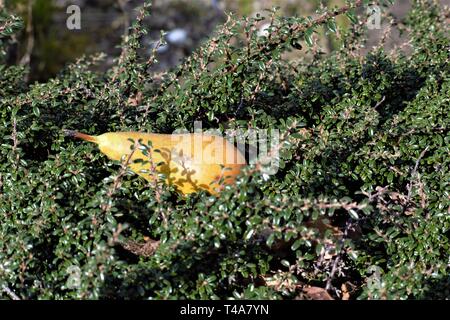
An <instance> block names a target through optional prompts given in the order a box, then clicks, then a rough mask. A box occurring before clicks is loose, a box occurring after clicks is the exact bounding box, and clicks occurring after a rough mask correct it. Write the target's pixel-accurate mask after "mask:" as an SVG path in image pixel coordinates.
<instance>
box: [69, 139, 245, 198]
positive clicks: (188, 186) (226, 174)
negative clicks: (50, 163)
mask: <svg viewBox="0 0 450 320" xmlns="http://www.w3.org/2000/svg"><path fill="white" fill-rule="evenodd" d="M65 133H66V135H68V136H72V137H76V138H80V139H83V140H85V141H89V142H93V143H96V144H97V145H98V147H99V149H100V151H101V152H102V153H104V154H105V155H106V156H108V158H110V159H112V160H117V161H123V159H124V157H125V159H126V158H129V162H128V166H129V168H130V169H131V170H132V171H133V172H135V173H136V174H138V175H140V176H142V177H143V178H145V179H146V180H148V181H155V180H154V179H156V177H157V175H158V174H163V175H164V178H165V182H166V183H167V184H169V185H173V186H175V188H176V189H177V191H178V192H180V193H182V194H185V195H187V194H190V193H193V192H197V191H200V190H206V191H208V192H210V193H211V194H214V195H217V194H218V193H219V192H220V191H221V190H222V189H223V187H224V186H225V185H230V184H233V183H234V182H235V179H236V176H237V175H238V174H239V173H240V171H241V169H242V167H243V166H245V164H246V162H245V157H244V155H243V154H242V153H241V152H240V151H239V150H238V149H237V148H236V147H235V146H234V145H233V144H231V143H230V142H228V141H227V140H226V139H224V138H223V137H220V136H218V135H209V134H204V133H186V134H156V133H141V132H108V133H104V134H101V135H98V136H90V135H87V134H84V133H81V132H77V131H72V130H65ZM148 146H150V147H148ZM136 160H137V161H136Z"/></svg>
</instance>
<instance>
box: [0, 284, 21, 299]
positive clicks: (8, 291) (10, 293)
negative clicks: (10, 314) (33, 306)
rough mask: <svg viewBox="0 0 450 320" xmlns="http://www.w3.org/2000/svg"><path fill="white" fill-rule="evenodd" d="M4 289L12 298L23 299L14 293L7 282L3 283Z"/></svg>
mask: <svg viewBox="0 0 450 320" xmlns="http://www.w3.org/2000/svg"><path fill="white" fill-rule="evenodd" d="M2 291H3V292H4V293H6V294H7V295H8V297H10V298H11V299H12V300H21V299H20V297H19V296H18V295H17V294H15V293H14V291H12V290H11V289H10V288H9V287H8V286H7V285H6V284H4V285H2Z"/></svg>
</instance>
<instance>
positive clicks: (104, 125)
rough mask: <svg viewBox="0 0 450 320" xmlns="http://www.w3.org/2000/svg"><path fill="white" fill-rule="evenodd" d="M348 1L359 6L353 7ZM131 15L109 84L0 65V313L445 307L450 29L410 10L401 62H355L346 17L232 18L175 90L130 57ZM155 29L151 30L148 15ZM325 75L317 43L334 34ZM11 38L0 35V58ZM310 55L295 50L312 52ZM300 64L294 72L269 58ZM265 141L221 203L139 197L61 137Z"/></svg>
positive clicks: (182, 69)
mask: <svg viewBox="0 0 450 320" xmlns="http://www.w3.org/2000/svg"><path fill="white" fill-rule="evenodd" d="M362 4H363V3H362V2H361V1H356V5H362ZM148 9H149V5H146V6H145V7H144V8H143V9H142V11H141V14H140V15H139V17H138V19H137V21H135V23H134V24H133V26H132V27H131V30H130V36H129V37H128V38H127V39H126V40H125V41H124V43H123V51H122V55H121V56H120V57H119V58H118V59H117V62H116V65H115V66H114V67H113V68H112V69H111V70H108V71H107V72H106V73H101V72H98V71H93V70H94V68H93V66H95V64H96V63H97V62H98V61H99V60H101V59H103V58H104V57H103V56H102V55H99V56H95V57H89V58H81V59H80V60H79V61H77V62H76V63H75V64H72V65H69V66H68V67H67V68H65V69H64V70H63V71H61V73H60V75H59V76H58V77H56V78H54V79H51V80H49V81H48V82H46V83H34V84H28V83H26V82H24V80H23V79H25V78H26V74H27V69H26V68H23V67H19V66H8V65H5V64H2V65H0V97H1V101H0V121H1V126H0V136H1V137H2V142H1V147H0V222H1V223H0V288H1V289H0V291H1V293H0V297H3V298H7V297H10V298H11V297H14V294H15V295H17V296H18V297H20V298H22V299H37V298H40V299H62V298H77V299H96V298H101V299H116V298H119V299H120V298H125V299H148V298H151V299H177V298H191V299H192V298H193V299H210V298H235V299H240V298H248V299H262V298H266V299H292V298H296V297H297V298H310V296H308V294H307V292H308V291H307V288H308V287H309V286H312V287H319V288H324V289H326V290H327V292H328V293H329V294H330V295H331V296H332V297H333V298H338V299H340V298H344V299H347V298H349V297H350V298H351V299H382V298H388V299H422V298H438V299H444V298H449V297H450V292H449V288H450V272H449V264H450V257H449V252H450V241H449V236H450V232H449V229H450V218H449V216H450V187H449V182H450V159H449V145H450V135H449V128H450V117H449V114H450V103H449V97H450V94H449V93H450V81H449V76H450V72H449V71H450V70H449V64H448V63H449V50H448V48H449V47H450V43H449V37H448V26H447V25H446V23H445V21H446V20H445V19H446V16H448V12H443V11H442V8H440V7H437V6H436V5H435V4H434V2H432V1H415V2H414V5H413V8H412V10H411V12H410V13H409V15H408V17H407V19H406V20H405V21H403V22H402V23H401V24H402V26H403V27H404V29H405V30H407V31H408V33H409V36H410V38H411V43H410V44H411V52H410V54H403V53H401V51H399V50H396V51H394V52H392V53H389V52H386V51H384V50H383V49H382V46H379V47H377V48H374V49H373V50H371V51H370V52H369V53H368V54H367V55H366V56H361V55H359V54H358V49H359V48H360V47H361V46H362V45H363V40H364V34H365V32H364V28H365V25H364V23H361V22H359V21H361V20H360V19H363V17H359V16H357V15H356V14H355V12H358V11H355V10H353V9H351V8H343V9H341V10H338V9H336V10H335V9H329V10H324V11H323V12H321V13H319V18H317V19H315V20H310V19H307V18H299V17H280V16H279V15H277V12H276V11H273V12H272V13H271V14H270V15H269V16H271V17H272V18H270V17H269V18H268V19H272V27H271V35H270V36H267V37H259V36H258V35H257V32H256V31H257V28H256V24H257V23H258V22H259V20H262V19H263V18H260V17H257V18H254V19H250V18H243V19H236V18H234V17H229V19H228V21H227V22H226V23H225V24H224V25H223V26H221V27H220V28H219V29H218V30H217V31H216V33H215V34H214V36H213V37H212V38H211V39H210V40H208V41H207V42H206V43H204V45H202V46H201V47H200V48H199V49H198V50H197V51H195V52H194V53H193V54H192V56H191V57H190V58H188V59H187V60H186V61H185V62H184V63H183V64H182V65H180V66H179V67H178V68H177V69H176V70H171V71H168V72H166V73H164V74H163V75H162V76H161V77H155V76H154V75H153V74H151V73H149V71H148V70H149V69H150V67H151V65H153V64H154V63H156V62H157V61H156V59H155V57H154V56H151V57H150V59H149V58H148V57H142V56H141V55H140V54H139V52H140V47H141V41H140V40H141V38H142V36H143V35H144V34H145V32H146V31H145V28H143V20H144V17H145V16H146V15H147V13H148ZM150 11H151V10H150ZM341 13H342V14H347V15H348V17H349V18H351V20H353V21H354V22H355V23H354V24H353V26H352V27H351V28H349V29H348V30H339V33H338V34H337V40H338V41H339V42H340V44H341V49H340V50H338V51H336V52H334V53H332V54H331V55H323V54H321V52H320V49H318V48H317V47H316V46H314V36H313V31H314V30H318V29H319V28H321V27H322V26H323V25H324V26H325V27H326V28H327V30H328V32H334V31H335V29H336V25H335V23H334V22H333V21H334V16H335V15H337V14H341ZM20 27H21V22H20V20H19V19H17V18H15V17H14V16H10V15H9V14H7V13H6V12H3V13H2V14H1V15H0V54H1V59H5V55H6V50H7V47H8V45H9V44H10V42H11V36H12V34H13V33H14V32H16V31H17V30H19V28H20ZM308 44H309V45H312V46H311V47H310V46H308ZM300 45H302V46H303V47H304V48H303V49H302V50H304V51H306V52H307V54H306V55H305V56H304V58H302V59H299V60H298V61H295V62H293V61H289V60H286V59H285V55H284V53H286V52H288V51H292V50H298V49H299V48H300ZM194 121H202V123H203V127H204V128H206V129H207V128H219V129H220V130H225V129H228V130H238V129H248V128H262V129H272V130H273V129H278V130H280V132H281V143H280V145H279V146H277V147H279V148H280V153H279V163H280V169H279V171H278V172H277V174H276V175H272V176H267V175H266V174H264V173H263V172H262V171H261V170H260V166H258V164H253V165H249V166H248V169H246V170H245V172H243V174H242V175H241V177H240V178H239V180H238V181H237V184H236V186H233V187H227V188H226V190H225V191H223V192H222V193H221V195H220V196H219V197H213V196H210V195H208V194H206V193H203V192H202V193H198V194H194V195H191V196H188V197H182V196H180V195H178V194H177V193H175V192H174V190H173V189H171V188H169V187H166V186H163V185H162V186H160V187H158V188H156V189H155V188H152V187H150V186H149V184H148V183H147V182H146V181H144V180H143V179H141V178H138V177H137V176H136V175H133V174H132V173H130V172H128V171H127V172H123V170H121V169H120V166H119V165H118V163H114V162H112V161H110V160H108V159H107V158H106V157H105V156H104V155H102V154H101V153H100V152H99V151H98V150H97V149H96V147H95V146H92V145H89V144H86V143H82V142H80V141H74V140H72V139H70V138H67V137H65V136H64V134H63V132H62V129H64V128H67V129H77V130H80V131H83V132H87V133H91V134H100V133H103V132H107V131H119V130H121V131H127V130H130V131H132V130H141V131H146V132H160V133H170V132H172V131H173V130H175V129H179V128H186V129H188V130H191V129H192V128H193V124H194Z"/></svg>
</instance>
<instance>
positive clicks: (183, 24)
mask: <svg viewBox="0 0 450 320" xmlns="http://www.w3.org/2000/svg"><path fill="white" fill-rule="evenodd" d="M143 2H144V1H143V0H0V7H2V8H6V9H7V10H8V11H10V12H11V11H12V12H15V13H16V14H18V15H20V16H21V17H22V18H23V19H24V26H25V28H24V30H23V32H22V33H21V34H19V35H16V36H15V37H14V38H13V39H12V43H13V45H12V46H11V50H10V52H9V53H8V62H9V63H11V64H22V65H29V66H30V68H31V72H30V79H29V80H30V81H45V80H47V79H48V78H50V77H54V76H55V75H57V73H58V72H59V71H60V70H61V69H62V68H63V67H64V66H65V65H66V64H67V63H70V62H73V61H75V60H76V59H77V58H78V57H81V56H82V55H85V54H87V55H89V54H93V53H97V52H104V53H106V54H107V57H108V58H107V59H106V61H104V63H103V65H102V68H104V69H106V68H108V67H110V66H111V65H112V64H113V62H114V58H116V57H117V56H118V55H119V53H120V47H119V45H120V43H121V39H122V37H123V36H124V35H126V33H127V30H128V27H129V26H130V24H131V23H132V21H133V20H134V18H135V17H136V15H137V10H138V8H139V6H141V5H142V4H143ZM344 2H345V1H344V0H154V1H153V7H152V10H151V16H150V17H148V18H147V19H146V20H145V25H146V26H147V28H148V30H149V33H148V34H147V36H146V37H145V39H144V40H143V47H144V49H145V50H148V51H147V52H148V53H149V54H150V52H151V51H152V48H153V47H154V46H155V44H156V42H157V41H158V40H159V38H160V34H161V31H164V32H165V40H166V41H167V44H166V45H164V46H162V47H160V48H159V49H158V61H159V63H158V65H157V66H156V69H160V70H165V69H167V68H170V67H173V66H174V65H176V64H178V63H180V61H182V60H183V58H184V57H186V56H187V55H189V54H190V53H191V52H192V50H195V48H196V47H197V46H199V45H200V44H201V43H202V41H204V40H205V39H207V38H208V37H209V36H210V35H211V34H212V33H213V32H214V30H215V27H216V26H217V25H218V24H221V23H223V22H224V21H225V19H226V14H225V13H226V12H232V13H234V14H235V15H237V16H244V15H246V16H253V15H255V14H256V13H257V12H261V13H262V14H263V15H264V12H265V11H264V9H271V8H272V7H274V6H279V7H280V8H281V11H280V14H283V15H286V16H292V15H301V16H307V15H311V14H313V13H314V11H315V10H317V9H318V8H320V7H321V6H328V7H333V6H342V5H344ZM444 2H448V1H447V0H444ZM70 5H77V6H79V7H80V9H81V29H79V30H69V29H68V28H67V26H66V20H67V18H68V17H69V16H70V13H67V8H68V7H69V6H70ZM409 7H410V1H409V0H398V1H396V4H395V5H394V6H393V7H391V9H389V10H390V13H391V14H392V15H393V16H394V17H395V18H396V19H401V18H402V17H403V16H404V15H405V14H406V13H407V11H408V9H409ZM383 20H386V21H383ZM383 20H382V25H383V26H384V27H385V26H386V25H388V22H389V21H388V20H389V19H383ZM338 23H339V24H340V25H341V26H345V24H346V23H348V21H347V20H346V19H345V18H342V19H341V20H338ZM383 32H384V29H383V28H382V29H380V30H370V32H369V42H368V47H370V44H371V43H373V44H375V43H377V41H378V39H379V38H380V37H381V36H382V34H383ZM404 41H406V38H405V39H402V36H401V35H400V34H399V33H398V32H393V33H392V34H391V36H390V38H389V39H388V41H387V46H388V47H391V48H393V47H394V46H395V45H399V44H400V43H401V42H404ZM320 45H321V47H322V48H323V50H324V51H325V52H330V51H331V50H333V49H334V48H335V47H336V45H337V44H336V43H335V40H334V37H333V36H327V35H323V37H322V38H321V39H320ZM156 71H158V70H156Z"/></svg>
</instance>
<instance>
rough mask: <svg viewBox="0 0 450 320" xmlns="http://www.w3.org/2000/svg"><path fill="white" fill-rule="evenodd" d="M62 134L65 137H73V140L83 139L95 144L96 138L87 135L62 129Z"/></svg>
mask: <svg viewBox="0 0 450 320" xmlns="http://www.w3.org/2000/svg"><path fill="white" fill-rule="evenodd" d="M63 132H64V134H65V135H66V136H67V137H74V138H78V139H83V140H85V141H89V142H97V138H96V137H94V136H90V135H88V134H84V133H81V132H78V131H75V130H67V129H64V130H63Z"/></svg>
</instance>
